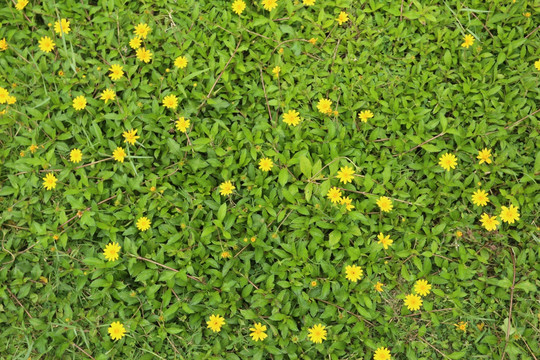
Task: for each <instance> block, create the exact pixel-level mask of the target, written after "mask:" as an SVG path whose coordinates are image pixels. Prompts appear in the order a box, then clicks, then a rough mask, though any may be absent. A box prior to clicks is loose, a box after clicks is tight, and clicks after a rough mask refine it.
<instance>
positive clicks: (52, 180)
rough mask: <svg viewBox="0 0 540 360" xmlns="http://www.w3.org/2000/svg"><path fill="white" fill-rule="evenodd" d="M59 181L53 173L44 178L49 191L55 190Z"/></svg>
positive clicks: (44, 183) (44, 184)
mask: <svg viewBox="0 0 540 360" xmlns="http://www.w3.org/2000/svg"><path fill="white" fill-rule="evenodd" d="M57 181H58V179H57V178H56V176H54V175H53V174H52V173H47V175H45V177H44V178H43V186H44V187H45V189H47V190H51V189H54V188H55V187H56V182H57Z"/></svg>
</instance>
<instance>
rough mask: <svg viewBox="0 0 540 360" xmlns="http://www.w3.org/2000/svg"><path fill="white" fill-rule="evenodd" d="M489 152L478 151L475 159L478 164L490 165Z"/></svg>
mask: <svg viewBox="0 0 540 360" xmlns="http://www.w3.org/2000/svg"><path fill="white" fill-rule="evenodd" d="M490 157H491V150H488V149H485V148H484V150H480V151H478V156H477V157H476V158H477V159H478V160H480V161H479V162H478V163H479V164H482V163H486V164H491V159H490Z"/></svg>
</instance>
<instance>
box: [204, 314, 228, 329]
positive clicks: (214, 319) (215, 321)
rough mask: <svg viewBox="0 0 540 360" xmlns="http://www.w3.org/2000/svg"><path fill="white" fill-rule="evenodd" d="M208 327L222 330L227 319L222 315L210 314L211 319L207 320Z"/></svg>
mask: <svg viewBox="0 0 540 360" xmlns="http://www.w3.org/2000/svg"><path fill="white" fill-rule="evenodd" d="M206 324H207V325H208V328H209V329H210V330H212V331H213V332H220V331H221V327H222V326H223V324H225V319H224V318H223V317H221V316H220V315H214V314H212V315H210V319H209V320H208V321H207V322H206Z"/></svg>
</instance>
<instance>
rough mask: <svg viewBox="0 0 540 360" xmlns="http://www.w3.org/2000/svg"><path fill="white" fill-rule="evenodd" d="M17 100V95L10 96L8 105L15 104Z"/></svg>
mask: <svg viewBox="0 0 540 360" xmlns="http://www.w3.org/2000/svg"><path fill="white" fill-rule="evenodd" d="M16 101H17V98H16V97H15V96H8V97H7V100H6V102H7V104H8V105H13V104H15V102H16Z"/></svg>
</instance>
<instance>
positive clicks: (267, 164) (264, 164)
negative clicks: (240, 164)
mask: <svg viewBox="0 0 540 360" xmlns="http://www.w3.org/2000/svg"><path fill="white" fill-rule="evenodd" d="M273 166H274V163H273V162H272V159H270V158H262V159H261V161H259V169H261V170H262V171H270V170H272V167H273Z"/></svg>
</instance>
